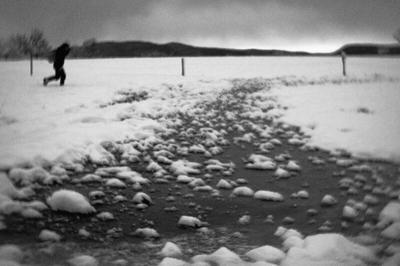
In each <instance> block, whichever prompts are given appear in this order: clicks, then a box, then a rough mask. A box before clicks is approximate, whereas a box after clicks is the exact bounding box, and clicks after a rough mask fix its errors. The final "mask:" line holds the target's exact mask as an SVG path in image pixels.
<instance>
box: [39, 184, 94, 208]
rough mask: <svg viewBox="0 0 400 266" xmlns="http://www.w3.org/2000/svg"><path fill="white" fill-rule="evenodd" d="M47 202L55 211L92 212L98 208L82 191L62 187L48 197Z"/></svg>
mask: <svg viewBox="0 0 400 266" xmlns="http://www.w3.org/2000/svg"><path fill="white" fill-rule="evenodd" d="M47 204H48V205H49V206H50V207H51V209H52V210H54V211H66V212H71V213H83V214H87V213H92V212H96V209H95V208H94V207H93V206H92V205H90V203H89V202H88V200H87V199H86V198H85V197H84V196H83V195H82V194H80V193H78V192H76V191H72V190H66V189H60V190H58V191H56V192H54V193H53V194H52V195H51V196H50V197H49V198H47Z"/></svg>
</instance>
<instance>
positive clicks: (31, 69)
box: [29, 53, 33, 76]
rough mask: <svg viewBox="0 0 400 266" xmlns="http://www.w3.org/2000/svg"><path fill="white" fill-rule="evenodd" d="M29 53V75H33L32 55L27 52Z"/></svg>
mask: <svg viewBox="0 0 400 266" xmlns="http://www.w3.org/2000/svg"><path fill="white" fill-rule="evenodd" d="M29 55H30V61H31V62H30V71H31V76H32V75H33V55H32V53H29Z"/></svg>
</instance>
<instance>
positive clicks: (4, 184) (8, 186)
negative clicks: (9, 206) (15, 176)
mask: <svg viewBox="0 0 400 266" xmlns="http://www.w3.org/2000/svg"><path fill="white" fill-rule="evenodd" d="M0 195H3V196H5V197H8V198H18V197H19V196H20V193H19V191H18V189H17V188H16V187H15V186H14V184H13V183H12V182H11V181H10V179H8V177H7V175H6V174H5V173H1V172H0Z"/></svg>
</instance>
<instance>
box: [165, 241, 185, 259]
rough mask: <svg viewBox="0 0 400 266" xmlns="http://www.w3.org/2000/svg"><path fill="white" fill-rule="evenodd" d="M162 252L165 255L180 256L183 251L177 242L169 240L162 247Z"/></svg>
mask: <svg viewBox="0 0 400 266" xmlns="http://www.w3.org/2000/svg"><path fill="white" fill-rule="evenodd" d="M160 254H161V255H162V256H163V257H179V256H182V251H181V249H180V248H179V247H178V246H177V245H176V244H174V243H172V242H167V243H165V245H164V247H163V248H162V250H161V252H160Z"/></svg>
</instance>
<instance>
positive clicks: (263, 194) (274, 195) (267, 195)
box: [254, 190, 283, 201]
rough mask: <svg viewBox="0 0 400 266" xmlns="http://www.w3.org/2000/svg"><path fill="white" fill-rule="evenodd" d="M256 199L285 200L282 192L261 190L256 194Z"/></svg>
mask: <svg viewBox="0 0 400 266" xmlns="http://www.w3.org/2000/svg"><path fill="white" fill-rule="evenodd" d="M254 198H255V199H259V200H267V201H283V196H282V194H280V193H278V192H273V191H268V190H259V191H257V192H256V193H255V194H254Z"/></svg>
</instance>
